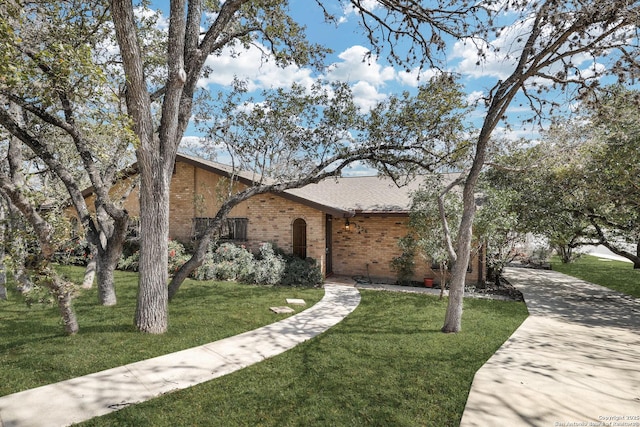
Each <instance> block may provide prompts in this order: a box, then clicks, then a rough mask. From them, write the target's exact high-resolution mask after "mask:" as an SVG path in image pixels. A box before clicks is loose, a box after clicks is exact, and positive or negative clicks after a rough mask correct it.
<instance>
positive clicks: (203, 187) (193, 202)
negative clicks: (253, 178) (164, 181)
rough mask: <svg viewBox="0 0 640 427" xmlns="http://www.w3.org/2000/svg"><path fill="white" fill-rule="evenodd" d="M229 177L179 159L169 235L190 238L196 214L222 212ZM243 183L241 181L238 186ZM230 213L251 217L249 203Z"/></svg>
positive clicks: (201, 215) (170, 204)
mask: <svg viewBox="0 0 640 427" xmlns="http://www.w3.org/2000/svg"><path fill="white" fill-rule="evenodd" d="M228 185H229V181H228V180H227V179H225V178H222V177H220V175H217V174H214V173H212V172H209V171H206V170H204V169H201V168H197V167H195V166H193V165H191V164H188V163H184V162H176V167H175V171H174V174H173V177H172V179H171V196H170V199H169V200H170V202H169V236H171V238H173V239H176V240H179V241H182V242H188V241H189V240H190V239H191V236H192V233H193V218H195V217H213V216H215V215H216V214H217V213H218V209H219V208H220V206H221V205H222V201H223V200H224V198H225V194H226V193H227V192H228V189H229V187H228ZM240 187H241V185H240V184H237V185H236V186H235V187H234V190H235V191H237V190H238V189H239V188H240ZM229 217H242V218H246V217H247V212H246V203H240V204H239V205H238V206H236V207H235V208H233V209H232V210H231V212H230V213H229Z"/></svg>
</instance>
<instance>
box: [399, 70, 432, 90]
mask: <svg viewBox="0 0 640 427" xmlns="http://www.w3.org/2000/svg"><path fill="white" fill-rule="evenodd" d="M438 74H440V70H437V69H435V68H429V69H427V70H420V68H418V67H416V68H413V69H412V70H410V71H399V72H398V74H397V80H398V81H399V82H400V83H402V84H403V85H405V86H411V87H418V86H420V85H421V84H424V83H426V82H428V81H429V80H431V79H432V78H433V77H435V76H437V75H438Z"/></svg>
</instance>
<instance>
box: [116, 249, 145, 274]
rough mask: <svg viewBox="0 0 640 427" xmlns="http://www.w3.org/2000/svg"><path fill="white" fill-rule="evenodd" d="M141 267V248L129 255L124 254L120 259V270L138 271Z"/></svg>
mask: <svg viewBox="0 0 640 427" xmlns="http://www.w3.org/2000/svg"><path fill="white" fill-rule="evenodd" d="M139 267H140V250H137V251H135V252H133V253H132V254H131V255H129V256H125V255H124V254H123V255H122V256H121V257H120V260H119V261H118V270H126V271H138V269H139Z"/></svg>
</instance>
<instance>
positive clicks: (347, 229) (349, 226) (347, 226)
mask: <svg viewBox="0 0 640 427" xmlns="http://www.w3.org/2000/svg"><path fill="white" fill-rule="evenodd" d="M350 228H351V224H349V218H347V220H346V222H345V223H344V229H345V230H346V231H349V229H350Z"/></svg>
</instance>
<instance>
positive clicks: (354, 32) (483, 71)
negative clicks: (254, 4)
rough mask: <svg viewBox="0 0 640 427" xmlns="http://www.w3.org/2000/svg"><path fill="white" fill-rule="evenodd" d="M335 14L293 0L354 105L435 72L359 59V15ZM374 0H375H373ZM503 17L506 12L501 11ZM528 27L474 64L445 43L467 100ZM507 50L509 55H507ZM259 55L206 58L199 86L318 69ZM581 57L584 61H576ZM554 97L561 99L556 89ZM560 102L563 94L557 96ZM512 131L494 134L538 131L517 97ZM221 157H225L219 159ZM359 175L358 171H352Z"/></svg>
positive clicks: (470, 53)
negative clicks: (334, 20) (282, 64)
mask: <svg viewBox="0 0 640 427" xmlns="http://www.w3.org/2000/svg"><path fill="white" fill-rule="evenodd" d="M334 4H335V8H336V9H335V10H332V11H331V12H335V13H336V14H337V15H339V16H340V17H341V19H340V24H339V25H338V26H337V27H336V26H334V25H332V24H327V23H325V22H324V21H323V15H322V11H321V10H320V9H319V7H318V6H317V5H316V4H315V2H311V1H309V0H292V2H291V5H292V15H293V16H294V17H295V18H297V20H298V22H300V23H302V24H304V25H306V26H307V37H308V39H309V40H310V41H312V42H315V43H319V44H323V45H326V46H328V47H329V48H331V49H332V50H333V54H331V55H329V56H328V57H327V61H326V63H327V68H326V69H325V70H324V71H323V72H322V73H321V74H322V75H323V77H325V78H326V79H329V80H333V79H335V80H341V81H346V82H348V83H349V84H350V85H351V87H352V90H353V93H354V95H355V98H356V102H357V104H358V105H359V106H360V108H362V109H368V108H370V107H371V106H373V105H374V104H375V103H376V102H378V101H381V100H383V99H385V98H386V97H387V96H389V95H390V94H392V93H399V92H401V91H404V90H413V89H415V88H416V87H417V85H418V84H419V83H420V81H419V80H418V79H417V77H418V74H421V76H422V80H421V81H425V80H426V79H428V78H429V77H431V76H432V75H433V73H434V72H433V70H428V69H427V70H418V69H414V70H413V71H412V72H410V73H407V72H406V71H405V70H404V69H402V68H400V67H398V66H395V67H394V66H393V65H392V64H391V63H389V61H387V60H386V58H384V57H379V58H372V59H371V60H369V61H366V62H363V57H364V55H365V54H366V53H367V52H368V50H369V47H370V46H369V44H368V41H367V39H366V38H365V37H364V35H363V33H362V30H361V29H360V28H359V27H358V19H359V18H358V16H356V15H355V14H354V13H353V12H352V11H349V10H341V9H338V8H339V2H335V3H334ZM372 4H375V2H372ZM504 18H505V20H507V19H509V18H510V17H509V16H506V15H505V17H504ZM526 31H527V27H526V24H523V23H522V22H520V23H516V24H515V25H513V26H511V27H510V28H508V29H507V30H505V31H503V32H502V34H501V35H500V37H496V38H494V40H492V41H491V44H492V47H499V48H500V53H491V52H490V53H489V54H488V56H487V58H486V60H485V61H484V62H483V63H481V64H480V65H478V64H477V62H478V57H477V47H476V46H475V45H474V44H473V43H464V42H461V41H453V40H452V41H451V42H450V43H448V45H447V52H446V57H447V63H446V69H447V70H448V71H452V72H455V73H458V74H459V75H461V81H460V82H461V83H462V85H463V87H464V88H465V92H466V93H467V94H468V99H469V101H474V100H477V99H478V98H480V97H481V96H482V95H483V94H486V93H488V91H489V90H490V89H491V88H492V87H493V86H494V85H495V83H496V82H497V81H498V80H499V79H503V78H505V77H507V76H508V75H509V73H510V72H511V70H512V69H513V61H514V60H513V58H514V57H515V58H517V56H518V55H517V54H518V49H519V48H520V45H521V43H519V41H516V40H517V39H518V37H519V35H521V34H522V33H523V32H526ZM508 54H511V59H508V57H507V55H508ZM261 55H262V53H261V52H260V50H259V49H258V48H251V49H249V50H247V51H244V52H242V53H241V54H240V55H239V56H237V57H234V58H232V57H231V55H230V54H229V52H223V54H222V55H220V56H212V57H210V58H209V60H208V61H207V65H209V66H210V67H211V68H212V70H213V72H212V73H211V74H210V76H209V77H208V78H207V79H202V80H201V85H202V86H203V87H206V88H208V89H210V90H212V91H217V90H219V89H220V88H222V87H225V86H229V85H230V84H231V82H232V81H233V79H234V77H235V76H237V77H239V78H241V79H244V80H246V81H247V84H248V88H249V89H250V90H252V91H255V92H256V93H258V92H259V91H261V90H263V89H269V88H278V87H289V86H290V85H291V84H292V83H294V82H295V83H299V84H303V85H309V86H310V85H311V84H312V83H313V82H314V81H315V80H316V78H317V77H318V73H317V72H315V71H313V70H311V69H309V68H299V67H297V66H293V65H292V66H289V67H287V68H285V69H281V68H278V67H277V66H276V65H275V64H274V62H273V61H271V62H266V63H265V62H263V61H262V60H261ZM580 61H582V62H580ZM578 62H579V63H581V64H582V65H581V68H583V69H584V70H585V72H589V69H590V68H593V67H594V66H596V67H598V66H600V65H601V64H598V63H595V62H594V60H593V58H588V57H585V58H580V59H579V61H578ZM555 96H559V97H562V96H563V95H562V94H558V93H556V94H555ZM559 99H560V101H562V98H559ZM483 113H484V111H483V106H482V105H481V104H480V105H478V107H477V109H476V110H475V111H474V112H472V113H471V114H470V115H469V120H470V121H471V122H472V123H473V124H474V125H476V126H480V125H481V123H482V119H483V117H484V114H483ZM508 115H509V122H510V125H511V128H510V129H505V128H503V127H499V128H498V129H497V130H496V132H495V133H494V135H496V136H505V137H507V138H509V139H517V138H519V137H524V138H529V139H535V138H537V137H538V136H539V131H538V129H537V128H536V127H535V126H534V125H523V124H522V116H528V115H530V110H529V109H528V108H527V105H526V104H523V103H520V102H518V101H517V100H515V102H514V103H513V104H512V106H511V108H510V109H509V111H508ZM197 136H198V135H197V132H196V131H195V130H189V131H188V133H187V135H185V145H186V144H189V143H190V142H193V141H194V140H195V139H196V138H197ZM220 161H224V159H220ZM354 173H357V171H354Z"/></svg>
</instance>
